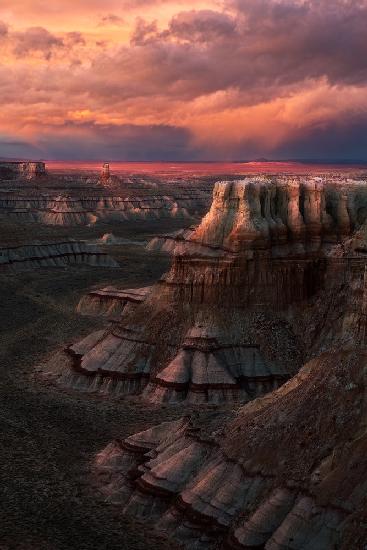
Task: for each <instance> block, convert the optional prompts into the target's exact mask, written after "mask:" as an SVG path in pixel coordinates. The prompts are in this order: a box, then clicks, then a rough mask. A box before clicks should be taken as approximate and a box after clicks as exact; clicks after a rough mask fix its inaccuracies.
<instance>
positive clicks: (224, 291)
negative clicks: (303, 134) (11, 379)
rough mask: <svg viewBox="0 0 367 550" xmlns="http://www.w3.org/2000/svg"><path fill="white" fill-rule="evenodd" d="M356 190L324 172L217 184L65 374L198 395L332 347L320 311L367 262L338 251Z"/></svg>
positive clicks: (272, 385) (235, 397)
mask: <svg viewBox="0 0 367 550" xmlns="http://www.w3.org/2000/svg"><path fill="white" fill-rule="evenodd" d="M355 189H356V190H355ZM355 189H354V188H352V187H351V194H350V195H349V194H348V197H347V199H345V194H344V190H342V192H339V193H338V189H336V190H335V187H333V186H331V187H330V186H329V187H325V186H323V185H322V184H321V182H320V181H318V180H316V181H311V182H309V181H308V182H305V183H304V184H300V183H299V182H298V181H297V182H294V181H286V182H284V181H280V182H277V181H269V180H261V179H256V180H252V179H248V180H244V181H236V182H221V183H218V184H217V185H216V186H215V189H214V196H213V204H212V207H211V209H210V212H209V213H208V214H207V215H206V216H205V217H204V219H203V220H202V223H201V224H200V225H199V226H198V227H197V228H196V229H195V230H193V231H191V232H190V234H189V236H188V239H182V238H181V239H180V248H179V250H178V251H176V254H175V256H174V261H173V265H172V268H171V270H170V271H169V272H168V274H167V275H166V276H164V277H163V279H162V280H161V281H160V282H159V283H158V284H156V285H154V286H153V287H152V289H151V292H150V293H149V295H148V296H147V297H146V299H145V301H144V302H142V303H141V304H139V305H137V307H135V308H134V309H133V310H132V309H129V310H128V311H126V312H125V311H124V312H123V315H122V318H121V320H120V321H119V322H118V323H114V325H113V327H112V328H110V329H108V330H106V331H105V332H104V333H103V334H100V333H98V334H97V335H91V336H90V337H88V338H87V339H85V340H83V341H82V342H80V343H78V344H75V345H72V346H71V347H69V348H68V354H69V355H71V356H72V358H73V365H72V367H71V369H70V368H69V367H67V368H65V369H64V371H63V372H62V373H61V375H60V382H61V383H62V384H64V385H66V386H67V387H82V388H83V389H84V390H87V391H103V392H105V391H111V392H113V393H123V394H124V393H125V394H126V393H139V392H143V398H144V399H148V400H150V401H153V402H169V403H178V402H186V403H191V404H201V403H217V404H218V403H223V402H233V401H242V402H246V401H249V400H251V399H253V398H255V397H258V396H259V395H262V394H264V393H267V392H269V391H272V390H274V389H276V388H277V387H279V386H280V385H282V384H283V383H284V382H285V381H286V380H287V379H288V378H289V377H290V376H293V375H294V374H295V372H297V370H298V369H299V368H300V367H301V365H302V362H304V360H305V358H306V359H307V358H308V357H312V356H313V355H315V354H317V353H319V352H320V350H321V349H324V347H325V342H323V341H321V340H320V338H318V336H319V334H320V323H321V324H322V323H324V321H323V319H320V310H321V311H323V312H324V315H325V316H327V312H328V309H330V308H331V306H332V303H333V300H335V296H339V295H340V296H341V295H342V294H341V293H340V289H342V288H344V286H345V285H346V282H347V280H348V277H349V276H350V275H349V274H350V273H352V271H353V265H354V264H353V262H354V263H355V266H354V267H355V269H356V270H357V271H358V269H360V265H359V264H360V263H361V262H360V259H358V258H356V259H355V258H354V257H348V258H345V257H344V256H343V255H342V257H340V255H339V256H338V255H335V254H334V251H335V247H338V246H341V245H338V243H342V242H344V240H345V238H346V236H347V232H348V231H349V234H351V232H352V231H353V229H354V227H355V225H356V223H357V222H355V221H354V220H356V219H357V218H358V216H359V217H361V209H363V208H364V204H365V201H366V196H365V195H363V193H362V191H361V186H360V185H356V186H355ZM347 203H348V207H346V204H347ZM362 261H363V260H362ZM358 262H359V263H358ZM349 264H350V266H349ZM346 266H347V267H348V266H349V267H348V268H346ZM362 267H363V266H362ZM343 285H344V286H343ZM338 293H339V294H338ZM320 300H321V301H322V306H321V307H320V304H319V302H320ZM310 326H312V327H314V329H313V330H312V331H311V330H309V327H310ZM132 381H133V383H132ZM106 388H108V390H107V389H106Z"/></svg>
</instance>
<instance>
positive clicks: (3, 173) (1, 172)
mask: <svg viewBox="0 0 367 550" xmlns="http://www.w3.org/2000/svg"><path fill="white" fill-rule="evenodd" d="M45 175H46V166H45V163H44V162H30V161H25V162H23V161H19V162H18V161H0V181H1V180H2V179H5V180H15V179H26V180H31V179H34V178H38V177H40V176H45Z"/></svg>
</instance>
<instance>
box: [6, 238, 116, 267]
mask: <svg viewBox="0 0 367 550" xmlns="http://www.w3.org/2000/svg"><path fill="white" fill-rule="evenodd" d="M76 264H85V265H90V266H96V267H99V266H100V267H118V263H117V262H116V261H115V260H114V259H113V258H111V257H110V256H108V254H106V253H105V252H103V251H101V250H100V248H98V247H97V246H94V245H88V244H86V243H84V242H78V241H65V242H55V243H47V244H46V243H32V244H27V245H22V246H16V247H14V246H13V247H2V248H0V272H9V271H12V272H17V271H28V270H33V269H38V268H41V267H60V266H65V265H76Z"/></svg>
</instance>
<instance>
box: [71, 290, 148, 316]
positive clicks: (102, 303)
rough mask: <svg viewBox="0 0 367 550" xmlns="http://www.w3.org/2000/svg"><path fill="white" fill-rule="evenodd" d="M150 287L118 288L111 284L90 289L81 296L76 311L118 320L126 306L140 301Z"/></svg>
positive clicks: (131, 305) (143, 298)
mask: <svg viewBox="0 0 367 550" xmlns="http://www.w3.org/2000/svg"><path fill="white" fill-rule="evenodd" d="M150 288H151V287H144V288H131V289H123V290H122V289H118V288H115V287H113V286H109V287H105V288H101V289H96V290H92V291H91V292H89V293H88V294H86V295H85V296H83V297H82V298H81V300H80V302H79V304H78V307H77V311H78V313H81V314H82V315H93V316H103V317H107V318H108V319H111V320H113V319H114V320H118V319H119V318H120V317H121V315H122V313H123V312H124V311H125V308H126V307H127V306H130V307H134V306H135V305H137V304H140V303H142V302H143V301H144V300H145V299H146V297H147V294H148V293H149V292H150Z"/></svg>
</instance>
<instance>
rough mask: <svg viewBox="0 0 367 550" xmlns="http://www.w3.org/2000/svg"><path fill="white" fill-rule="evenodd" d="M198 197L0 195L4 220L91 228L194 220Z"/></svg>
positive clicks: (0, 213) (1, 214)
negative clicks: (192, 214)
mask: <svg viewBox="0 0 367 550" xmlns="http://www.w3.org/2000/svg"><path fill="white" fill-rule="evenodd" d="M194 208H195V198H192V199H191V198H187V199H186V198H183V199H181V198H178V199H177V200H176V199H175V198H174V197H170V196H159V195H156V196H153V195H151V196H146V197H144V196H143V197H139V196H134V197H132V198H129V197H119V196H116V195H110V196H106V195H103V196H90V197H88V196H80V195H79V196H68V195H64V194H63V195H56V196H55V195H54V196H53V195H49V194H48V195H43V196H25V195H22V194H19V193H10V192H6V193H0V217H8V218H10V219H13V220H19V221H22V222H38V223H44V224H47V225H88V224H94V223H96V222H98V221H106V222H110V221H124V220H154V219H161V218H179V219H190V213H189V210H188V209H190V211H192V210H194Z"/></svg>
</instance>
